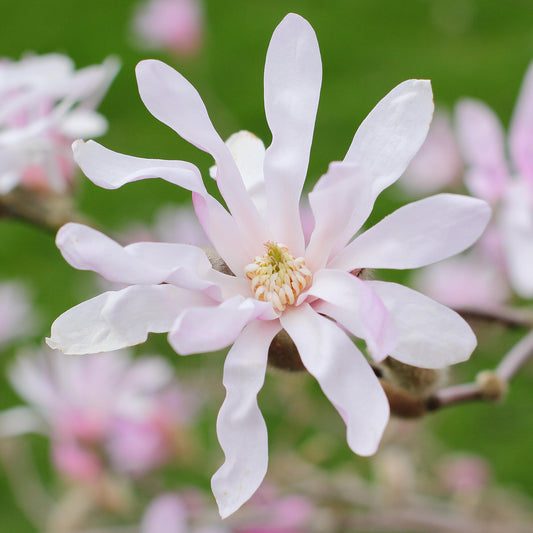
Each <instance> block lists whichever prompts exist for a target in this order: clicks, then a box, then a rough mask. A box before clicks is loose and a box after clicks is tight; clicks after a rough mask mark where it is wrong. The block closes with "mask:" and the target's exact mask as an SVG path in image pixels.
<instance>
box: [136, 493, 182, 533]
mask: <svg viewBox="0 0 533 533" xmlns="http://www.w3.org/2000/svg"><path fill="white" fill-rule="evenodd" d="M188 531H190V529H189V525H188V513H187V509H186V507H185V504H184V502H183V501H182V500H181V498H180V497H179V496H178V495H177V494H171V493H168V494H162V495H160V496H158V497H157V498H155V499H154V500H153V501H152V502H150V505H149V506H148V508H147V509H146V511H145V513H144V515H143V518H142V522H141V529H140V533H187V532H188Z"/></svg>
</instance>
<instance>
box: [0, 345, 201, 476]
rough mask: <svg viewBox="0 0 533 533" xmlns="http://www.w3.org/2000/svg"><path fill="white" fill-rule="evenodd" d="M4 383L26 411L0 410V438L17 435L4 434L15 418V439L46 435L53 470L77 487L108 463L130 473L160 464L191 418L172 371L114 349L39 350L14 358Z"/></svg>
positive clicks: (187, 400)
mask: <svg viewBox="0 0 533 533" xmlns="http://www.w3.org/2000/svg"><path fill="white" fill-rule="evenodd" d="M9 379H10V382H11V384H12V385H13V387H14V388H15V390H16V391H17V392H18V394H19V395H20V396H21V397H22V398H24V399H25V400H26V401H27V402H28V404H29V408H28V409H26V411H25V412H23V411H22V408H15V410H14V411H15V413H14V414H13V415H11V413H10V412H9V411H7V412H4V413H3V415H2V419H0V422H1V421H2V420H3V423H4V431H2V424H1V423H0V434H2V433H4V434H6V433H8V434H10V435H14V434H16V433H17V431H16V430H11V431H9V428H16V424H15V420H14V416H15V414H17V413H18V414H19V415H20V416H22V417H23V418H21V423H20V426H19V427H20V431H18V433H22V432H27V431H30V430H34V431H38V432H44V433H45V434H46V435H48V436H49V437H50V439H51V441H52V454H53V460H54V464H55V466H56V468H58V470H59V471H61V472H62V473H63V474H65V475H67V476H69V477H71V478H73V479H77V480H79V481H86V482H90V481H92V480H94V479H95V478H97V477H98V476H100V475H101V474H102V473H103V472H104V471H105V469H106V468H108V466H107V465H108V464H110V465H111V468H112V469H113V470H114V471H118V472H126V473H131V474H143V473H146V472H147V471H149V470H151V469H153V468H155V467H157V466H159V465H161V464H163V463H164V462H165V461H166V460H168V459H169V457H170V456H172V455H173V454H174V453H175V451H176V450H175V448H174V446H175V445H176V444H177V442H176V440H175V438H176V437H179V429H180V428H183V427H185V425H186V424H187V422H188V420H189V418H190V416H191V413H192V410H191V407H192V406H191V401H190V400H191V399H190V398H189V397H188V396H186V395H184V393H183V391H181V389H180V388H178V386H177V384H176V382H175V381H174V379H173V372H172V368H171V367H170V366H169V365H168V364H167V363H166V362H165V361H164V360H163V359H161V358H159V357H155V356H152V357H145V358H138V359H135V360H133V359H132V358H131V356H130V354H129V353H128V352H127V351H120V352H117V353H115V354H113V357H105V355H104V354H98V355H87V356H84V357H80V358H77V357H76V358H72V357H66V356H65V355H64V354H62V353H60V352H55V351H51V350H48V349H46V350H43V351H40V352H30V353H24V354H21V355H19V356H18V358H17V360H16V362H15V364H14V365H13V366H12V367H11V369H10V371H9ZM30 412H33V426H32V424H30V423H29V421H30V416H31V415H29V413H30ZM8 423H9V428H8V429H5V428H6V427H7V426H6V424H8Z"/></svg>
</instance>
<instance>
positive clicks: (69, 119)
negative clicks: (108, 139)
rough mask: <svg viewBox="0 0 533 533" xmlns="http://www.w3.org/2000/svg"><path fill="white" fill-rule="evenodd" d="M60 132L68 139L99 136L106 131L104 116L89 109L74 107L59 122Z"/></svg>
mask: <svg viewBox="0 0 533 533" xmlns="http://www.w3.org/2000/svg"><path fill="white" fill-rule="evenodd" d="M60 127H61V133H62V135H64V136H65V137H67V138H69V139H79V138H83V139H88V138H92V137H99V136H100V135H103V134H104V133H105V132H106V131H107V120H106V119H105V117H103V116H102V115H100V113H97V112H96V111H92V110H91V109H76V110H74V111H72V112H70V113H69V114H68V115H67V116H66V117H65V120H63V122H62V123H61V126H60Z"/></svg>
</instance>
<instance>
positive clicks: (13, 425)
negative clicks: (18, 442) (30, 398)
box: [0, 407, 47, 439]
mask: <svg viewBox="0 0 533 533" xmlns="http://www.w3.org/2000/svg"><path fill="white" fill-rule="evenodd" d="M46 429H47V428H46V425H45V424H44V422H43V419H42V418H41V417H40V416H39V415H38V414H37V413H35V411H33V409H30V408H28V407H12V408H10V409H4V410H3V411H1V412H0V438H1V439H5V438H9V437H17V436H19V435H25V434H26V433H43V434H46V433H47V431H46Z"/></svg>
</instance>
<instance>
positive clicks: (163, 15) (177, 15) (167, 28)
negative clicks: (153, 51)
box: [133, 0, 204, 56]
mask: <svg viewBox="0 0 533 533" xmlns="http://www.w3.org/2000/svg"><path fill="white" fill-rule="evenodd" d="M133 29H134V32H135V33H136V35H137V36H138V37H139V39H140V40H141V43H142V44H144V45H145V46H148V47H152V48H162V49H165V50H169V51H170V52H173V53H175V54H177V55H180V56H192V55H194V54H196V53H197V52H198V51H199V49H200V47H201V46H202V40H203V31H204V14H203V9H202V6H201V4H200V1H199V0H148V1H146V2H144V3H142V4H140V5H139V6H138V7H137V10H136V12H135V16H134V19H133Z"/></svg>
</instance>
